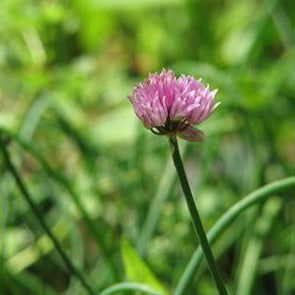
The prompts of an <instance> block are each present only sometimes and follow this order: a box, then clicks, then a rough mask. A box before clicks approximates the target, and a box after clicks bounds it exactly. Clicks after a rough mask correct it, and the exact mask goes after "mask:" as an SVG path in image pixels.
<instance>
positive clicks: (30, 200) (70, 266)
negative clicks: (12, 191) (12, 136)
mask: <svg viewBox="0 0 295 295" xmlns="http://www.w3.org/2000/svg"><path fill="white" fill-rule="evenodd" d="M0 148H1V151H2V154H3V156H4V159H5V161H6V164H7V167H8V169H9V170H10V172H11V174H12V175H13V177H14V179H15V181H16V184H17V186H18V188H19V190H20V192H21V193H22V195H23V197H24V199H25V200H26V202H27V203H28V204H29V206H30V208H31V209H32V211H33V213H34V214H35V216H36V218H37V220H38V221H39V223H40V225H41V226H42V228H43V229H44V231H45V232H46V234H47V235H48V237H49V238H50V240H51V241H52V243H53V245H54V247H55V249H56V250H57V252H58V253H59V255H60V257H61V258H62V260H63V262H64V264H65V265H66V267H67V268H68V271H69V272H70V273H72V274H73V275H75V276H76V277H77V279H78V280H79V281H80V282H81V284H82V285H83V286H84V287H85V289H86V290H87V292H88V294H90V295H95V292H94V290H93V289H92V288H91V287H90V285H89V284H88V283H87V281H86V280H85V278H84V277H83V275H82V273H81V272H80V271H79V270H78V269H77V268H76V267H75V266H74V265H73V263H72V262H71V260H70V258H69V257H68V256H67V254H66V253H65V252H64V251H63V249H62V246H61V245H60V244H59V242H58V240H57V238H56V237H55V235H54V234H53V233H52V232H51V230H50V228H49V226H48V225H47V224H46V222H45V220H44V218H43V216H42V214H41V213H40V212H39V209H38V207H37V205H36V204H35V202H34V201H33V198H32V197H31V195H30V193H29V191H28V190H27V188H26V186H25V184H24V182H23V181H22V179H21V177H20V175H19V173H18V172H17V170H16V168H15V167H14V165H13V163H12V161H11V160H10V155H9V152H8V150H7V149H6V147H5V143H4V141H3V140H1V139H0Z"/></svg>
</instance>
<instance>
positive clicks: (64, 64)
mask: <svg viewBox="0 0 295 295" xmlns="http://www.w3.org/2000/svg"><path fill="white" fill-rule="evenodd" d="M294 26H295V2H294V1H292V0H284V1H282V0H281V1H278V0H261V1H258V0H239V1H236V0H221V1H213V0H207V1H201V0H198V1H181V0H167V1H164V0H141V1H136V0H126V1H124V0H108V1H103V0H83V1H82V0H67V1H57V0H51V1H48V0H42V1H35V0H13V1H11V0H2V1H1V3H0V32H1V42H0V65H1V80H0V83H1V101H0V103H1V116H0V126H1V129H0V133H1V137H2V139H3V140H4V142H5V144H6V146H7V148H8V149H9V151H10V154H11V158H12V161H13V162H14V164H15V166H16V167H17V170H18V171H19V174H20V176H21V178H22V180H23V182H24V183H25V185H26V187H27V188H28V190H29V192H30V194H31V195H32V197H33V200H34V201H35V203H36V204H37V206H38V209H39V211H40V212H42V216H43V218H44V219H45V220H46V222H47V224H48V225H49V226H50V228H51V229H52V231H53V232H54V233H55V235H56V237H57V238H58V240H59V242H60V243H61V244H62V247H63V249H64V251H65V252H66V253H67V254H68V255H69V256H70V257H71V260H72V262H73V263H74V265H75V266H76V267H77V268H79V269H80V270H81V271H82V273H83V275H84V276H85V278H86V279H87V280H88V281H89V282H90V284H91V286H92V287H93V288H94V289H95V290H96V291H97V292H99V291H101V290H103V289H104V288H106V287H107V286H110V285H111V284H113V283H116V282H121V281H126V280H131V281H138V282H142V283H146V284H148V285H150V286H153V287H154V288H156V289H158V290H161V291H162V292H163V293H172V292H173V290H174V288H175V286H176V285H177V282H178V280H179V277H180V276H181V274H182V272H183V270H184V268H185V266H186V264H187V262H188V261H189V259H190V257H191V255H192V253H193V251H194V250H195V249H196V247H197V241H196V238H195V237H194V235H193V228H192V224H191V221H190V217H189V214H188V211H187V208H186V207H185V203H184V200H183V198H182V193H181V191H180V188H179V185H178V183H177V182H176V181H175V173H174V169H172V166H171V163H170V155H169V148H168V142H167V139H166V138H165V137H156V136H155V135H153V134H151V133H150V132H149V131H147V130H146V129H144V128H143V127H142V125H141V124H140V122H138V120H137V119H136V117H135V115H134V114H133V111H132V108H131V106H130V104H129V102H128V100H127V99H126V96H127V95H128V94H130V93H131V91H132V87H133V86H134V85H135V84H136V83H137V82H138V81H139V80H141V79H143V78H144V77H146V75H147V74H148V73H149V72H154V71H160V70H161V69H162V68H163V67H165V68H172V69H174V70H175V71H176V72H177V73H185V74H192V75H194V76H195V77H197V78H199V77H202V78H203V81H205V82H206V83H207V82H208V83H209V84H210V87H212V88H218V89H219V94H218V96H217V100H220V101H222V104H221V106H220V107H219V109H218V111H216V113H215V114H214V115H213V116H212V117H211V118H210V120H208V122H206V123H204V124H202V126H200V127H201V129H203V130H204V131H205V133H206V141H205V142H204V143H202V144H199V143H198V144H184V143H183V142H182V148H183V153H184V157H185V165H186V169H187V171H188V174H189V179H190V182H191V184H192V187H193V190H194V191H195V194H196V199H197V203H198V206H199V208H200V212H201V215H202V218H203V220H204V223H205V227H206V229H207V230H208V229H209V228H210V227H211V226H212V225H213V224H214V222H215V221H216V220H217V219H218V218H219V217H220V216H221V215H222V213H223V212H225V210H226V209H228V208H229V207H230V206H231V205H233V204H234V203H236V202H237V201H239V200H240V199H241V198H242V197H243V196H245V195H246V194H247V193H249V192H251V191H253V190H254V189H256V188H258V187H260V186H261V185H264V184H266V183H269V182H271V181H273V180H276V179H280V178H283V177H286V176H290V175H292V174H294V165H295V156H294V155H295V132H294V126H295V97H294V93H295V83H294V81H295V71H294V64H295V51H294V38H295V34H294ZM1 144H3V141H2V142H1ZM284 196H286V197H290V198H284V199H282V198H278V197H277V196H273V197H272V198H271V199H268V200H267V201H265V202H263V203H261V204H260V205H259V206H256V207H255V208H254V207H253V208H252V209H250V210H248V211H247V212H245V213H243V214H242V215H241V216H240V217H239V218H238V219H236V220H235V222H234V223H233V224H232V225H230V226H229V227H228V228H227V230H226V232H225V233H224V234H223V235H222V236H221V237H220V238H219V239H218V240H217V243H216V244H215V245H214V247H213V250H214V252H215V254H216V256H217V257H218V264H219V266H220V269H221V271H222V274H223V276H224V278H225V280H226V283H227V284H228V287H229V289H230V290H232V291H233V292H234V293H235V294H239V295H246V294H295V280H294V277H295V223H294V221H295V220H294V212H295V199H294V197H295V196H294V192H293V194H292V192H287V193H284ZM0 202H1V207H0V210H1V214H0V216H1V232H0V236H1V241H0V246H1V247H0V251H1V257H0V259H1V263H0V279H1V280H0V293H1V294H3V295H7V294H13V295H14V294H36V295H39V294H40V295H41V294H50V295H51V294H86V292H85V290H84V289H83V287H82V286H81V285H80V284H79V282H78V280H77V279H76V278H75V276H73V275H72V274H71V273H69V272H68V271H67V269H66V268H65V266H64V264H63V262H62V260H61V259H60V256H59V255H58V253H57V252H56V250H55V249H54V247H53V244H52V243H51V241H50V240H49V239H48V236H47V235H46V234H45V232H44V230H43V229H42V227H41V226H40V224H39V223H38V221H37V220H36V218H35V216H34V214H33V213H32V210H31V209H30V208H29V207H28V205H27V203H26V202H25V200H24V199H23V196H22V194H21V193H20V191H19V189H18V188H17V187H16V185H15V181H14V179H13V177H12V175H11V173H10V172H9V170H7V166H5V165H4V161H3V157H2V155H1V178H0ZM204 266H205V264H204V265H202V266H201V270H202V271H201V272H199V274H198V276H197V277H196V279H195V281H194V282H193V283H192V285H191V288H190V289H189V291H187V293H186V294H205V295H206V294H214V291H213V290H214V284H213V282H212V280H211V278H210V276H209V273H208V271H207V268H206V267H204ZM128 294H133V293H132V292H131V291H129V293H128Z"/></svg>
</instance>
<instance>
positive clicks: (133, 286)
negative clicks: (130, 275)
mask: <svg viewBox="0 0 295 295" xmlns="http://www.w3.org/2000/svg"><path fill="white" fill-rule="evenodd" d="M130 291H134V292H135V291H137V292H140V293H146V294H150V295H160V293H159V292H158V291H157V290H154V289H153V288H151V287H149V286H147V285H144V284H141V283H136V282H123V283H117V284H114V285H112V286H110V287H108V288H106V289H104V290H103V291H102V292H101V293H99V295H109V294H113V293H115V294H117V293H118V292H120V294H121V293H122V292H126V293H128V294H130ZM136 294H137V293H136Z"/></svg>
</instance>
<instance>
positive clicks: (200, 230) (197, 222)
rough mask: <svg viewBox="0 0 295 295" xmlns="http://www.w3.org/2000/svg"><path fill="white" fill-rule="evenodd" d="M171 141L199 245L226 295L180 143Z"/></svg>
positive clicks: (220, 289) (171, 138) (223, 293)
mask: <svg viewBox="0 0 295 295" xmlns="http://www.w3.org/2000/svg"><path fill="white" fill-rule="evenodd" d="M169 141H170V148H171V152H172V158H173V162H174V165H175V168H176V171H177V175H178V178H179V181H180V184H181V187H182V190H183V193H184V196H185V200H186V203H187V207H188V209H189V211H190V214H191V217H192V220H193V223H194V226H195V230H196V233H197V237H198V240H199V243H200V245H201V247H202V249H203V252H204V255H205V258H206V260H207V264H208V267H209V270H210V273H211V275H212V277H213V279H214V281H215V284H216V287H217V289H218V291H219V294H221V295H226V294H227V291H226V288H225V285H224V282H223V280H222V278H221V275H220V273H219V271H218V269H217V266H216V262H215V259H214V257H213V253H212V251H211V248H210V246H209V243H208V240H207V237H206V234H205V231H204V227H203V225H202V221H201V218H200V215H199V212H198V209H197V206H196V204H195V201H194V197H193V194H192V191H191V189H190V186H189V183H188V180H187V177H186V173H185V170H184V167H183V163H182V160H181V156H180V153H179V147H178V142H177V138H176V137H175V136H174V137H170V138H169Z"/></svg>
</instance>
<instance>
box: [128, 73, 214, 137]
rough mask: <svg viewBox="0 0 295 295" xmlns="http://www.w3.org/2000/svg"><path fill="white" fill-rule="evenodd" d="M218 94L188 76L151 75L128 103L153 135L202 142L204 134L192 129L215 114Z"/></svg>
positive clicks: (135, 89) (134, 92)
mask: <svg viewBox="0 0 295 295" xmlns="http://www.w3.org/2000/svg"><path fill="white" fill-rule="evenodd" d="M216 92H217V90H213V91H210V90H209V88H208V87H205V86H204V84H203V83H202V82H201V80H195V79H194V78H193V77H191V76H185V75H181V76H180V77H178V78H177V77H176V76H175V74H174V72H173V71H172V70H162V72H161V73H160V74H157V73H155V74H150V75H149V77H148V78H147V79H146V80H144V81H143V82H142V83H140V84H139V85H137V86H136V87H135V88H134V90H133V93H132V95H131V96H129V97H128V98H129V100H130V101H131V103H132V105H133V108H134V111H135V113H136V115H137V116H138V118H139V119H140V120H141V121H142V122H143V124H144V126H145V127H146V128H148V129H150V130H151V131H153V132H154V133H156V134H159V135H162V134H166V135H171V134H177V135H178V136H180V137H182V138H184V139H186V140H189V141H201V140H202V139H203V138H204V134H203V132H202V131H201V130H199V129H197V128H195V127H194V125H197V124H200V123H201V122H202V121H204V120H205V119H206V118H208V117H209V116H210V115H211V113H212V112H213V111H214V110H215V108H216V107H217V106H218V104H216V103H214V97H215V94H216Z"/></svg>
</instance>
